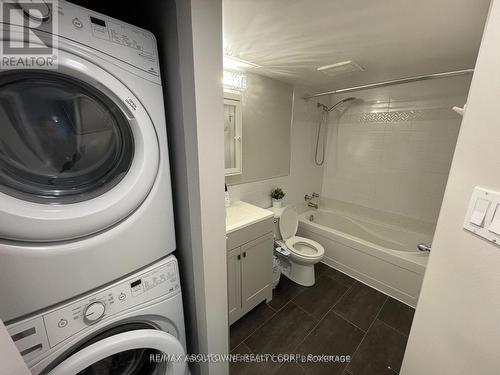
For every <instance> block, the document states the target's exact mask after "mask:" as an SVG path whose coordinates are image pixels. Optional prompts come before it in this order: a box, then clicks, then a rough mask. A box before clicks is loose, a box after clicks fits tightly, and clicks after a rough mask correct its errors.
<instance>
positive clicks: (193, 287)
mask: <svg viewBox="0 0 500 375" xmlns="http://www.w3.org/2000/svg"><path fill="white" fill-rule="evenodd" d="M109 6H110V7H111V5H109ZM113 9H115V10H118V9H122V10H127V12H133V14H129V13H127V15H128V17H121V19H128V20H129V21H130V22H132V23H135V24H141V22H147V25H144V24H142V26H143V27H146V28H148V29H150V30H152V31H153V32H154V33H155V35H156V37H157V40H158V48H159V52H160V59H161V70H162V79H163V80H164V82H163V88H164V97H165V104H166V116H167V132H168V138H169V150H170V152H171V154H170V160H171V170H172V188H173V193H174V211H175V212H174V213H175V226H176V239H177V251H176V253H175V255H176V256H177V257H178V259H179V264H180V274H181V279H182V291H183V300H184V313H185V320H186V336H187V345H188V348H187V350H188V352H189V353H227V352H228V316H227V297H226V295H227V291H226V289H227V276H226V275H227V271H226V251H225V225H224V224H225V223H224V222H225V218H224V193H223V189H222V184H223V181H224V172H223V171H224V155H223V153H224V129H223V126H224V117H223V90H222V3H221V1H220V0H212V1H210V2H208V1H204V0H190V1H185V0H176V1H163V0H155V1H152V2H150V3H149V4H148V6H147V7H139V8H130V7H121V8H116V7H114V8H113ZM158 14H161V15H162V16H161V17H158V16H157V15H158ZM228 371H229V370H228V364H227V363H215V362H212V363H206V362H198V363H191V364H190V372H191V374H208V373H211V374H222V375H223V374H227V373H228Z"/></svg>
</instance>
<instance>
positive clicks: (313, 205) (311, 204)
mask: <svg viewBox="0 0 500 375" xmlns="http://www.w3.org/2000/svg"><path fill="white" fill-rule="evenodd" d="M307 205H308V206H309V207H312V208H315V209H318V205H317V204H316V203H313V202H309V203H308V204H307Z"/></svg>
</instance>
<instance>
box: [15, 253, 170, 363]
mask: <svg viewBox="0 0 500 375" xmlns="http://www.w3.org/2000/svg"><path fill="white" fill-rule="evenodd" d="M178 293H180V280H179V274H178V270H177V260H176V259H175V258H174V257H172V256H171V257H168V258H167V259H165V260H164V261H162V262H160V264H156V265H154V266H152V267H150V268H147V269H146V270H144V271H143V272H141V273H139V274H136V275H134V276H130V277H128V278H126V279H125V280H121V281H119V282H118V283H116V284H113V285H111V286H109V287H108V288H103V289H102V290H99V291H97V292H94V293H92V294H89V295H87V296H85V297H82V298H79V299H76V300H73V301H71V302H69V303H67V304H64V305H62V306H59V307H56V308H54V309H51V310H49V311H47V312H45V313H42V314H40V315H38V316H36V317H33V318H30V319H27V320H25V321H21V322H18V323H14V324H12V325H9V326H8V327H7V329H8V331H9V333H10V335H11V337H12V339H13V340H14V342H15V344H16V346H17V348H18V349H19V351H20V353H21V355H23V358H24V360H25V361H26V362H29V361H30V360H31V359H32V358H34V357H36V356H38V355H40V354H41V353H43V352H44V351H46V350H47V349H49V348H52V347H54V346H56V345H57V344H59V343H61V342H62V341H64V340H66V339H68V338H69V337H71V336H73V335H75V334H76V333H78V332H80V331H82V330H84V329H86V328H87V327H89V326H92V325H93V324H96V323H98V322H101V321H105V320H106V319H107V318H109V317H113V316H116V315H117V314H119V313H123V312H125V311H129V310H133V309H134V308H137V307H139V306H142V305H148V304H150V303H154V302H155V300H163V299H164V298H168V297H171V296H174V295H177V294H178Z"/></svg>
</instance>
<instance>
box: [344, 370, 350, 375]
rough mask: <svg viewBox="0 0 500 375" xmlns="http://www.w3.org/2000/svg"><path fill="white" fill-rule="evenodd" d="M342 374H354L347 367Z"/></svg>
mask: <svg viewBox="0 0 500 375" xmlns="http://www.w3.org/2000/svg"><path fill="white" fill-rule="evenodd" d="M342 375H352V372H350V371H349V370H348V369H345V370H344V372H343V373H342Z"/></svg>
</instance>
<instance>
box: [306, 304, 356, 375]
mask: <svg viewBox="0 0 500 375" xmlns="http://www.w3.org/2000/svg"><path fill="white" fill-rule="evenodd" d="M363 336H364V332H363V331H362V330H360V329H359V328H357V327H355V326H353V325H352V324H351V323H349V322H347V321H346V320H344V319H342V318H341V317H339V316H338V315H337V314H335V313H333V312H329V313H328V314H327V315H326V316H325V318H324V319H323V320H322V321H321V322H320V323H319V324H318V325H317V326H316V327H315V328H314V330H313V331H312V332H311V333H310V334H309V336H307V338H306V339H305V340H304V341H303V342H302V344H300V346H299V348H298V350H297V351H298V353H301V354H304V355H307V354H312V355H329V356H352V355H353V353H354V351H355V350H356V348H357V347H358V345H359V343H360V342H361V340H362V339H363ZM301 365H302V367H303V368H304V369H306V371H307V373H308V374H313V375H316V374H325V375H330V374H331V375H335V374H342V371H343V370H344V368H345V367H346V366H347V362H345V361H344V362H341V361H338V362H313V361H307V362H303V363H301Z"/></svg>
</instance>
